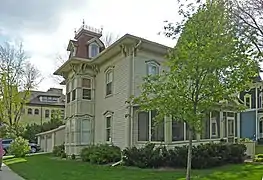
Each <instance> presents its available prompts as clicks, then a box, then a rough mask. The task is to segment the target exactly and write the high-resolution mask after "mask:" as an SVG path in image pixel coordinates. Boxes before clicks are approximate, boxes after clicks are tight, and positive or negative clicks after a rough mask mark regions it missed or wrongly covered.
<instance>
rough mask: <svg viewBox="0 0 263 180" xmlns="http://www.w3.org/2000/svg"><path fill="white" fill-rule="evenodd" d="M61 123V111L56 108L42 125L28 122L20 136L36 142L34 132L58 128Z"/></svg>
mask: <svg viewBox="0 0 263 180" xmlns="http://www.w3.org/2000/svg"><path fill="white" fill-rule="evenodd" d="M63 124H64V122H63V120H62V117H61V112H60V111H59V110H57V111H55V112H54V113H52V116H51V120H50V121H48V122H45V123H43V124H42V125H40V124H35V123H34V124H28V125H27V126H26V127H25V131H24V133H23V135H22V136H23V138H25V139H27V140H29V141H30V142H37V139H36V134H38V133H41V132H45V131H49V130H52V129H55V128H58V127H59V126H61V125H63Z"/></svg>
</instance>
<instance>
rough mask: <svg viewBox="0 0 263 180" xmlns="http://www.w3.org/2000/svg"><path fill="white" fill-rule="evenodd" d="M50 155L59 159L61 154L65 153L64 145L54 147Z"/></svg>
mask: <svg viewBox="0 0 263 180" xmlns="http://www.w3.org/2000/svg"><path fill="white" fill-rule="evenodd" d="M52 153H53V155H54V156H56V157H61V156H62V154H63V153H65V146H64V144H61V145H59V146H54V148H53V151H52Z"/></svg>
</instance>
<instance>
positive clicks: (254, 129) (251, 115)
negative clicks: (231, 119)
mask: <svg viewBox="0 0 263 180" xmlns="http://www.w3.org/2000/svg"><path fill="white" fill-rule="evenodd" d="M262 96H263V81H262V79H261V77H260V76H258V77H256V78H255V79H254V82H253V85H252V86H251V88H250V89H246V90H245V91H243V92H240V94H239V99H240V100H241V101H242V103H244V105H245V106H246V107H247V109H246V110H244V111H243V112H241V113H240V137H241V138H250V139H256V140H258V139H262V138H263V106H262V102H263V101H262Z"/></svg>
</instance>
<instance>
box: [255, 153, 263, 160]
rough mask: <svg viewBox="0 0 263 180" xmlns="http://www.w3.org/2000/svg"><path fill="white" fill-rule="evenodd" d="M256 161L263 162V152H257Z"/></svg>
mask: <svg viewBox="0 0 263 180" xmlns="http://www.w3.org/2000/svg"><path fill="white" fill-rule="evenodd" d="M254 162H263V154H257V155H256V156H255V158H254Z"/></svg>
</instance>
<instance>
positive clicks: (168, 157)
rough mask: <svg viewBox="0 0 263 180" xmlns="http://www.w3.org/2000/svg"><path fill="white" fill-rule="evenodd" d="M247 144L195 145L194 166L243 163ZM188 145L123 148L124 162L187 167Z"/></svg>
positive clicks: (132, 164)
mask: <svg viewBox="0 0 263 180" xmlns="http://www.w3.org/2000/svg"><path fill="white" fill-rule="evenodd" d="M245 151H246V146H245V145H244V144H225V143H218V144H216V143H208V144H200V145H197V146H193V151H192V168H193V169H204V168H211V167H216V166H222V165H225V164H233V163H243V162H244V159H245ZM187 152H188V146H181V147H179V146H178V147H175V148H173V149H169V150H168V149H167V148H166V147H165V146H159V147H155V144H151V143H150V144H147V145H146V146H145V147H142V148H136V147H132V148H126V149H125V150H123V163H124V165H126V166H136V167H140V168H159V167H172V168H185V167H186V166H187Z"/></svg>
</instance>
